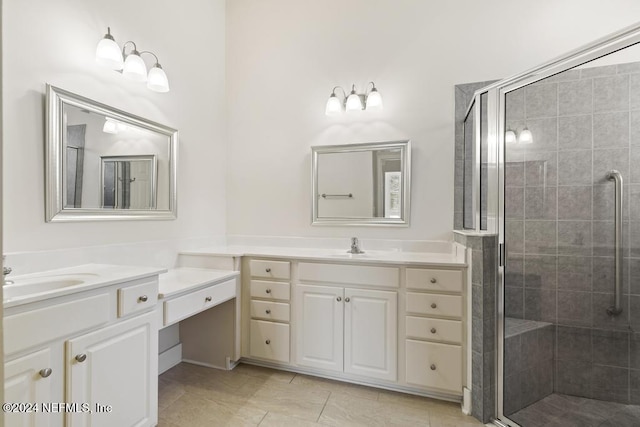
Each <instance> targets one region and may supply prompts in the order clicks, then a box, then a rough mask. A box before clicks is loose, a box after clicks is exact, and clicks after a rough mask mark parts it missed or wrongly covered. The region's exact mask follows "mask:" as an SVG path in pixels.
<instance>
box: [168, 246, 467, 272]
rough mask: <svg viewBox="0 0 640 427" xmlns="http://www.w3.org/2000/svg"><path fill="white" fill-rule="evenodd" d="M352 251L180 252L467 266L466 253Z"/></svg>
mask: <svg viewBox="0 0 640 427" xmlns="http://www.w3.org/2000/svg"><path fill="white" fill-rule="evenodd" d="M363 249H364V251H365V252H364V253H363V254H357V255H352V254H349V253H347V249H315V248H293V247H272V246H222V247H211V248H202V249H195V250H188V251H180V254H181V255H203V256H206V255H211V256H236V257H238V256H250V257H268V258H289V259H300V260H310V261H327V262H343V263H350V264H354V263H376V264H379V263H391V264H404V265H414V264H419V265H429V266H432V267H464V266H466V265H467V264H466V263H465V261H464V253H458V254H456V253H455V248H454V252H452V253H440V252H438V253H431V252H402V251H379V250H371V251H368V250H367V249H366V247H365V248H363Z"/></svg>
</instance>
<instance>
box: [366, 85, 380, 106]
mask: <svg viewBox="0 0 640 427" xmlns="http://www.w3.org/2000/svg"><path fill="white" fill-rule="evenodd" d="M367 110H382V96H380V92H378V89H376V87H375V86H374V87H373V89H371V92H370V93H369V96H367Z"/></svg>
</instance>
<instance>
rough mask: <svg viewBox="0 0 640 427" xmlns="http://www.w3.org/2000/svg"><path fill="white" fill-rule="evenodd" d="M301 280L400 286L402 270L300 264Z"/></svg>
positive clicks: (394, 268) (362, 266)
mask: <svg viewBox="0 0 640 427" xmlns="http://www.w3.org/2000/svg"><path fill="white" fill-rule="evenodd" d="M298 276H299V277H300V280H305V281H313V282H327V283H344V284H353V285H367V286H384V287H389V288H397V287H398V286H400V270H399V269H398V268H397V267H373V266H366V265H343V264H312V263H306V262H301V263H300V264H298Z"/></svg>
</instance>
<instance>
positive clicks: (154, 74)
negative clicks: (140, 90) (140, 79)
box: [147, 62, 169, 93]
mask: <svg viewBox="0 0 640 427" xmlns="http://www.w3.org/2000/svg"><path fill="white" fill-rule="evenodd" d="M147 87H148V88H149V89H151V90H152V91H155V92H162V93H164V92H169V79H167V75H166V74H165V72H164V70H163V69H162V67H161V66H160V64H158V63H157V62H156V65H154V66H153V67H152V68H151V69H150V70H149V76H148V79H147Z"/></svg>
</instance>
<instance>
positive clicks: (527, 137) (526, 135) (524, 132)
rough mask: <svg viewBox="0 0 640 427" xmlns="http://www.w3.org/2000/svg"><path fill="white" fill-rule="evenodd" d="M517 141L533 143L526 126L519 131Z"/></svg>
mask: <svg viewBox="0 0 640 427" xmlns="http://www.w3.org/2000/svg"><path fill="white" fill-rule="evenodd" d="M518 142H519V143H520V144H531V143H533V135H532V134H531V131H530V130H529V129H527V128H524V129H523V130H522V132H520V137H519V138H518Z"/></svg>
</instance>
